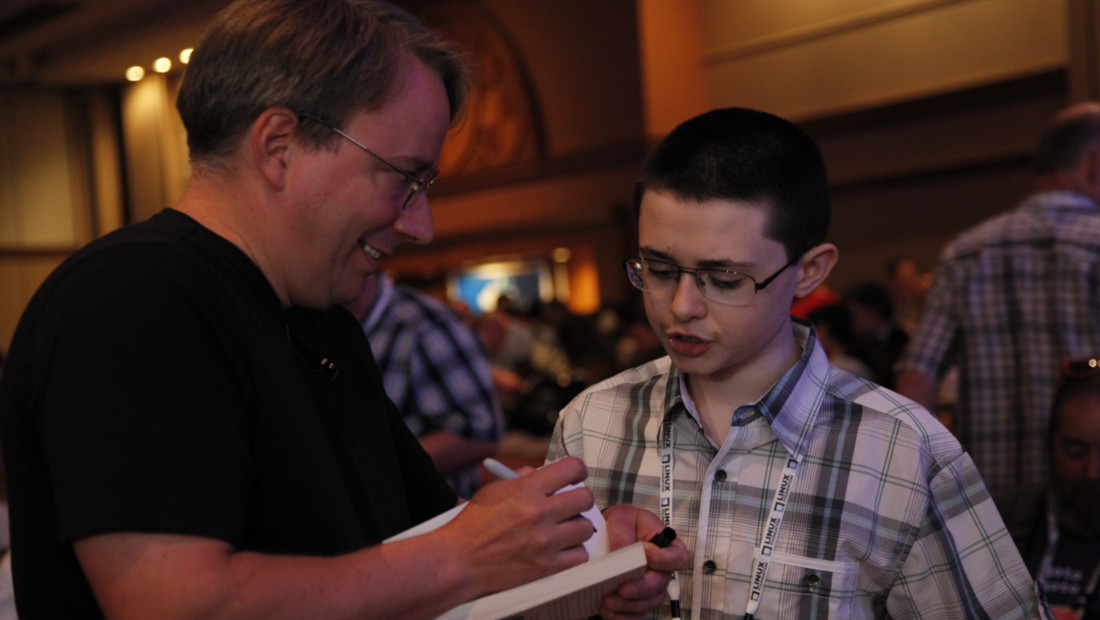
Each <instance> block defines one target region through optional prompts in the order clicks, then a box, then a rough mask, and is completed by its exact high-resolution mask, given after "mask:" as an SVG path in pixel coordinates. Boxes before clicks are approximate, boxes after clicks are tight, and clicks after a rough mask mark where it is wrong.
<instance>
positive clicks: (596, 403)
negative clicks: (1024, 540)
mask: <svg viewBox="0 0 1100 620" xmlns="http://www.w3.org/2000/svg"><path fill="white" fill-rule="evenodd" d="M795 333H796V336H797V338H798V340H799V342H800V345H801V346H802V347H803V351H804V353H803V355H802V358H801V359H800V360H799V361H798V362H797V363H796V364H795V365H794V366H793V367H791V369H790V370H789V371H788V372H787V373H786V375H784V376H783V377H782V378H781V379H780V380H779V381H778V382H777V383H776V385H775V386H773V387H772V388H771V389H770V390H769V391H768V393H767V394H765V395H764V396H763V397H762V398H761V399H760V400H759V401H757V402H755V403H749V404H745V405H741V406H739V407H736V409H735V410H733V411H732V412H731V413H732V416H731V417H732V427H731V430H730V433H729V436H728V437H727V438H726V441H725V443H724V444H723V445H722V446H721V447H715V446H714V445H713V444H712V443H711V442H710V441H709V440H708V439H707V438H706V436H705V435H704V433H703V429H702V427H701V426H700V424H699V423H698V421H697V417H696V415H695V414H693V413H692V412H691V411H692V409H693V406H692V405H691V403H690V400H689V399H688V397H687V393H686V391H685V389H684V385H683V377H682V375H681V374H680V372H679V371H678V370H677V369H676V368H674V367H672V366H671V363H670V361H669V358H667V357H665V358H662V359H660V360H657V361H654V362H650V363H648V364H646V365H644V366H640V367H638V368H635V369H633V370H629V371H626V372H623V373H620V374H619V375H617V376H615V377H612V378H611V379H608V380H607V381H604V382H602V383H600V384H598V385H595V386H593V387H592V388H590V389H588V390H587V391H585V392H584V393H582V394H581V395H580V396H578V397H577V398H576V399H575V400H574V401H573V402H572V403H571V404H570V405H569V406H568V407H567V408H566V409H565V410H564V411H563V412H562V415H561V417H560V419H559V421H558V426H557V428H556V430H555V433H554V437H553V439H552V442H551V448H550V453H549V456H548V459H550V460H553V459H556V458H559V457H562V456H565V455H574V456H578V457H581V458H582V459H583V460H584V461H585V462H586V463H587V464H588V471H589V474H588V479H587V481H586V484H587V485H588V486H589V487H590V488H591V489H592V490H593V492H594V493H595V495H596V503H597V504H598V505H600V506H608V505H613V504H618V503H631V504H634V505H636V506H639V507H641V508H645V509H647V510H651V511H653V512H654V513H657V514H660V506H659V503H660V482H661V479H660V477H661V472H662V469H661V456H662V454H661V453H662V449H661V447H660V445H661V442H660V439H661V429H662V425H664V424H672V425H673V428H674V430H675V449H674V451H673V452H674V457H673V460H674V463H673V473H672V481H673V483H672V503H673V506H672V514H671V524H672V526H673V528H675V530H676V531H677V533H678V534H679V535H680V537H682V538H683V540H684V542H685V543H686V544H687V547H688V549H689V550H690V551H691V553H692V556H693V566H692V568H691V569H690V570H688V571H686V572H683V573H680V575H679V580H680V582H681V584H682V604H683V607H684V609H685V611H686V610H688V609H690V610H691V614H690V615H689V616H685V617H690V618H695V619H699V618H740V617H741V615H742V614H743V613H744V611H745V608H746V603H747V599H748V594H749V574H750V567H751V565H752V561H753V555H754V553H755V551H756V548H757V545H758V544H759V542H760V540H761V537H762V536H763V534H764V531H765V529H766V527H767V525H766V523H767V521H768V515H769V511H770V509H771V499H772V498H774V497H775V495H776V493H777V483H778V481H779V478H780V474H781V472H782V471H783V469H784V466H785V464H786V461H787V458H788V451H790V453H793V454H796V455H799V456H800V457H801V459H802V460H801V464H800V465H799V467H798V469H797V471H796V472H795V477H794V482H793V484H792V486H791V489H790V495H789V497H788V500H787V504H786V509H785V511H784V514H785V518H784V520H783V522H782V528H781V529H780V531H779V534H778V537H777V540H776V543H775V550H774V552H773V554H772V556H771V561H770V567H769V569H768V573H767V580H766V583H765V587H764V590H763V595H762V597H761V605H760V609H759V611H758V612H757V614H756V615H757V617H759V618H767V619H769V620H770V619H779V618H800V619H801V618H834V619H842V618H843V619H849V618H886V617H891V618H945V619H951V620H956V619H959V618H986V617H988V618H1032V617H1039V613H1040V611H1039V610H1040V606H1041V605H1040V603H1039V600H1040V597H1039V595H1037V593H1036V590H1035V587H1034V583H1033V582H1032V580H1031V577H1030V576H1029V575H1028V572H1027V568H1026V567H1025V566H1024V564H1023V561H1022V560H1021V559H1020V555H1019V553H1018V552H1017V551H1016V548H1015V546H1014V545H1013V543H1012V539H1011V538H1010V537H1009V536H1008V533H1007V532H1006V531H1005V528H1004V525H1003V523H1002V521H1001V518H1000V516H999V515H998V513H997V509H996V507H995V506H994V504H993V501H992V500H991V499H990V497H989V494H988V493H987V491H986V489H985V486H984V485H983V484H982V480H981V478H980V477H979V476H978V472H977V470H976V469H975V468H974V465H973V462H972V461H971V460H970V458H969V457H968V456H967V455H966V454H965V453H964V452H963V451H962V449H961V447H960V446H959V443H958V442H957V441H956V440H955V438H954V437H953V436H952V435H951V434H950V433H949V432H948V431H947V430H946V429H945V428H943V426H941V425H940V424H939V423H938V422H937V421H936V420H935V418H934V417H932V416H931V415H930V414H929V413H928V412H927V411H926V410H924V409H922V408H921V407H919V406H918V405H916V404H914V403H913V402H911V401H909V400H906V399H905V398H903V397H901V396H899V395H897V394H895V393H893V392H890V391H888V390H886V389H884V388H881V387H879V386H876V385H874V384H872V383H869V382H866V381H864V380H861V379H858V378H856V377H855V376H854V375H851V374H849V373H847V372H844V371H841V370H838V369H836V368H833V367H831V366H830V365H829V362H828V360H827V359H826V357H825V353H824V351H823V350H822V349H821V347H820V345H819V344H818V343H817V337H816V335H815V334H814V333H813V331H812V330H811V329H810V328H809V326H808V325H806V324H805V323H802V322H796V323H795ZM731 409H732V407H731ZM661 611H662V613H663V615H664V616H665V617H667V614H668V606H667V603H666V606H665V607H664V609H663V610H661Z"/></svg>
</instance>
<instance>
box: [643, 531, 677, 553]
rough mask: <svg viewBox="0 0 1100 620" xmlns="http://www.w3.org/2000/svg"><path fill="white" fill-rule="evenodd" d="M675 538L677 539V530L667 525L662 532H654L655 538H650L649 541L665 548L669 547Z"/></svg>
mask: <svg viewBox="0 0 1100 620" xmlns="http://www.w3.org/2000/svg"><path fill="white" fill-rule="evenodd" d="M674 540H676V530H674V529H672V528H671V527H666V528H665V529H663V530H661V531H660V532H657V533H656V534H654V535H653V538H650V539H649V542H651V543H653V544H655V545H657V546H658V547H660V548H662V549H664V548H665V547H668V546H669V545H671V544H672V541H674Z"/></svg>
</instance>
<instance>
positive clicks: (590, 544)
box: [382, 482, 608, 562]
mask: <svg viewBox="0 0 1100 620" xmlns="http://www.w3.org/2000/svg"><path fill="white" fill-rule="evenodd" d="M583 486H584V483H583V482H580V483H577V484H567V485H565V486H564V487H562V488H560V489H558V490H557V493H561V492H563V491H568V490H570V489H577V488H580V487H583ZM465 507H466V503H462V504H459V505H457V506H455V507H454V508H451V509H450V510H448V511H447V512H443V513H440V514H438V515H436V516H434V517H432V518H431V519H428V520H427V521H424V522H423V523H420V524H419V525H414V526H412V527H410V528H409V529H407V530H405V531H403V532H401V533H399V534H394V535H393V536H390V537H389V538H387V539H386V540H383V541H382V542H383V543H388V542H393V541H395V540H402V539H404V538H409V537H411V536H419V535H421V534H427V533H428V532H430V531H432V530H434V529H436V528H437V527H443V526H444V525H446V524H447V522H449V521H450V520H451V519H453V518H455V517H456V516H458V513H460V512H462V509H463V508H465ZM581 516H582V517H584V518H585V519H588V520H589V521H591V522H592V528H593V532H592V536H591V537H589V539H588V540H586V541H584V550H585V551H587V552H588V561H589V562H591V561H592V560H594V559H596V558H598V557H600V556H602V555H604V554H605V553H607V550H608V539H607V522H606V521H604V518H603V513H602V512H600V509H599V508H597V507H596V506H592V507H591V508H589V509H588V510H586V511H584V512H582V513H581Z"/></svg>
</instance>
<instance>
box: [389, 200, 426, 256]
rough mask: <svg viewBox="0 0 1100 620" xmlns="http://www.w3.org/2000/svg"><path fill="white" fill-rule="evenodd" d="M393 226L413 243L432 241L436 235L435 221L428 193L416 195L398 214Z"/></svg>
mask: <svg viewBox="0 0 1100 620" xmlns="http://www.w3.org/2000/svg"><path fill="white" fill-rule="evenodd" d="M393 228H394V230H396V231H397V232H398V233H399V234H400V235H401V236H402V237H405V238H406V239H408V240H409V241H412V242H413V243H420V244H425V243H431V241H432V239H433V238H434V237H435V222H433V221H432V207H431V204H430V203H429V202H428V195H427V194H423V193H422V194H420V195H418V196H414V197H413V199H412V200H410V201H409V203H408V204H406V205H405V208H403V209H402V210H401V214H400V215H398V216H397V221H395V222H394V223H393Z"/></svg>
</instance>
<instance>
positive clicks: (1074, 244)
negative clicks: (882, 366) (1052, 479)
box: [898, 191, 1100, 493]
mask: <svg viewBox="0 0 1100 620" xmlns="http://www.w3.org/2000/svg"><path fill="white" fill-rule="evenodd" d="M1098 309H1100V209H1098V208H1097V206H1096V205H1095V204H1093V203H1092V201H1090V200H1089V199H1088V198H1086V197H1085V196H1082V195H1081V194H1076V193H1072V192H1066V191H1049V192H1041V193H1038V194H1035V195H1033V196H1031V197H1030V198H1029V199H1027V200H1026V201H1025V202H1024V203H1023V204H1021V205H1020V206H1019V207H1018V208H1016V209H1014V210H1012V211H1009V212H1008V213H1005V214H1002V215H1000V216H998V217H996V218H993V219H991V220H989V221H987V222H985V223H982V224H979V225H978V226H977V227H975V228H973V229H971V230H969V231H967V232H965V233H963V234H962V235H961V236H960V237H959V238H958V239H956V240H955V241H953V242H952V243H951V244H949V245H948V247H947V248H946V249H945V250H944V252H943V255H942V256H941V257H940V261H939V264H938V265H937V267H936V271H935V279H934V282H933V284H932V289H931V290H930V291H929V294H928V298H927V301H926V305H925V308H924V312H923V313H922V315H921V320H920V324H919V325H918V327H917V330H916V332H915V333H914V334H913V338H912V340H910V342H909V347H908V349H907V350H906V353H905V355H904V356H903V357H902V359H901V360H900V361H899V363H898V368H899V369H900V370H905V369H912V370H917V371H920V372H923V373H925V374H928V375H931V376H937V375H939V374H941V373H942V371H943V370H944V369H945V368H946V367H947V366H948V365H949V364H950V363H951V362H953V361H954V362H957V363H958V366H959V402H958V415H957V416H956V418H957V429H956V432H957V433H958V434H959V439H960V441H962V443H963V445H964V446H965V447H966V450H967V451H968V452H969V453H970V454H971V456H972V457H973V458H974V462H975V463H976V464H977V465H978V471H980V472H981V474H982V478H984V479H985V481H986V484H987V485H988V486H989V488H990V490H992V491H993V492H994V493H999V492H1001V491H1006V490H1008V489H1010V488H1012V487H1014V486H1016V485H1020V484H1030V483H1041V482H1045V481H1046V477H1047V460H1048V457H1047V449H1046V431H1047V422H1048V420H1049V418H1050V408H1051V404H1052V401H1053V398H1054V388H1055V383H1056V380H1057V376H1058V363H1059V362H1060V361H1061V360H1062V359H1064V358H1066V357H1070V356H1078V355H1090V356H1093V355H1100V310H1098Z"/></svg>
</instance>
